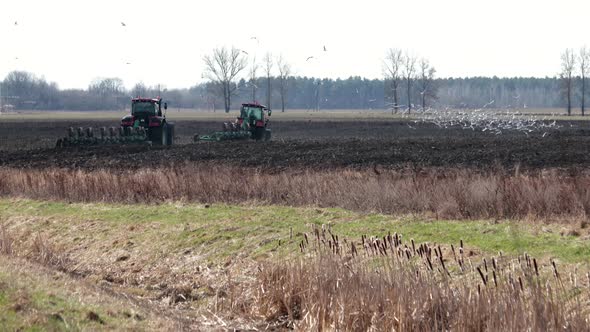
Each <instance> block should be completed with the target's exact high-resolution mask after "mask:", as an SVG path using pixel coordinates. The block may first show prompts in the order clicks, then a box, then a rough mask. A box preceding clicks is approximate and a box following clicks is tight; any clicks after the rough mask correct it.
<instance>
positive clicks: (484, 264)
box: [483, 258, 488, 273]
mask: <svg viewBox="0 0 590 332" xmlns="http://www.w3.org/2000/svg"><path fill="white" fill-rule="evenodd" d="M483 266H484V268H485V269H486V273H487V272H488V262H487V261H486V259H485V258H484V259H483Z"/></svg>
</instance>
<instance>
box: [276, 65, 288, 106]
mask: <svg viewBox="0 0 590 332" xmlns="http://www.w3.org/2000/svg"><path fill="white" fill-rule="evenodd" d="M277 67H278V70H279V91H280V94H281V112H284V111H285V98H286V97H287V85H288V79H289V76H291V65H290V64H288V63H287V62H286V61H285V59H283V56H282V55H281V56H279V57H278V58H277Z"/></svg>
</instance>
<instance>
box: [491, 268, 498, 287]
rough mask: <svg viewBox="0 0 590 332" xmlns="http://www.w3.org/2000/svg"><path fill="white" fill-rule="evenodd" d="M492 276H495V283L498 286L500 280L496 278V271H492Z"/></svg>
mask: <svg viewBox="0 0 590 332" xmlns="http://www.w3.org/2000/svg"><path fill="white" fill-rule="evenodd" d="M492 276H493V277H494V285H495V286H496V288H497V287H498V281H497V280H496V271H495V270H494V271H492Z"/></svg>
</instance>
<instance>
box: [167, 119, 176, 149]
mask: <svg viewBox="0 0 590 332" xmlns="http://www.w3.org/2000/svg"><path fill="white" fill-rule="evenodd" d="M167 127H168V131H167V135H168V142H167V144H166V145H174V123H167Z"/></svg>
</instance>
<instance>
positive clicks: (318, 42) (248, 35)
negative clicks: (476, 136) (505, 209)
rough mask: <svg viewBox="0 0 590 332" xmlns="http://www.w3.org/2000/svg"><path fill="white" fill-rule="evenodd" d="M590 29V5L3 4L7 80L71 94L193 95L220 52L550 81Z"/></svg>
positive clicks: (364, 71) (10, 0) (325, 65)
mask: <svg viewBox="0 0 590 332" xmlns="http://www.w3.org/2000/svg"><path fill="white" fill-rule="evenodd" d="M15 22H17V25H15ZM121 22H124V23H125V24H126V27H123V26H122V25H121ZM589 27H590V0H554V1H547V0H413V1H410V0H406V1H398V0H389V1H387V0H385V1H378V0H362V1H360V0H359V1H343V0H340V1H331V0H330V1H328V0H315V1H314V0H297V1H295V0H289V1H287V0H282V1H281V0H274V1H272V0H269V1H263V0H241V1H233V0H231V1H229V0H228V1H222V0H217V1H209V0H205V1H181V0H166V1H152V0H149V1H125V0H118V1H111V0H102V1H94V0H85V1H83V0H77V1H75V0H72V1H70V0H51V1H47V0H38V1H33V0H0V37H1V39H2V42H1V46H0V79H1V78H4V77H5V75H6V74H7V73H8V72H10V71H12V70H26V71H30V72H33V73H35V74H37V75H39V76H43V77H45V78H46V79H47V80H48V81H55V82H57V83H58V84H59V86H60V88H86V87H87V86H88V83H89V82H90V81H91V80H93V79H94V78H97V77H120V78H122V79H123V80H124V82H125V85H126V86H127V87H131V86H133V85H134V84H135V83H137V82H139V81H142V82H144V83H146V84H148V85H154V84H158V83H161V84H165V85H166V86H168V87H169V88H178V87H189V86H192V85H194V84H196V83H200V82H203V81H204V79H203V78H202V74H203V61H202V57H203V55H205V54H208V53H211V50H212V49H213V48H215V47H221V46H228V47H231V46H235V47H237V48H240V49H242V50H245V51H246V52H248V53H249V54H250V55H251V56H252V55H257V58H258V59H261V58H262V56H263V55H264V54H265V53H266V52H267V51H270V52H272V54H274V55H279V54H282V55H283V57H284V58H285V59H287V61H288V62H290V63H291V65H292V67H293V70H294V73H295V74H296V75H299V76H315V77H330V78H338V77H340V78H347V77H349V76H351V75H353V76H363V77H368V78H381V77H382V59H383V57H384V55H385V51H386V50H387V49H388V48H391V47H395V48H400V49H405V50H409V51H410V52H412V53H413V54H415V55H417V56H420V57H425V58H427V59H429V60H430V62H431V63H432V64H433V65H434V66H435V67H436V69H437V76H438V77H449V76H453V77H465V76H493V75H497V76H510V77H512V76H537V77H544V76H553V75H555V74H557V73H558V72H559V69H560V54H561V52H562V51H563V50H564V49H565V48H568V47H571V48H575V49H578V48H579V47H581V46H583V45H586V44H587V45H589V46H590V29H588V28H589ZM252 37H256V39H252ZM324 46H325V47H326V49H327V52H324V51H323V47H324ZM309 56H314V57H315V58H314V59H312V60H309V61H306V58H307V57H309ZM17 58H18V59H17ZM128 62H129V63H130V64H127V63H128ZM261 74H262V73H261ZM246 75H247V73H246V71H244V73H243V76H244V77H245V76H246Z"/></svg>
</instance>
